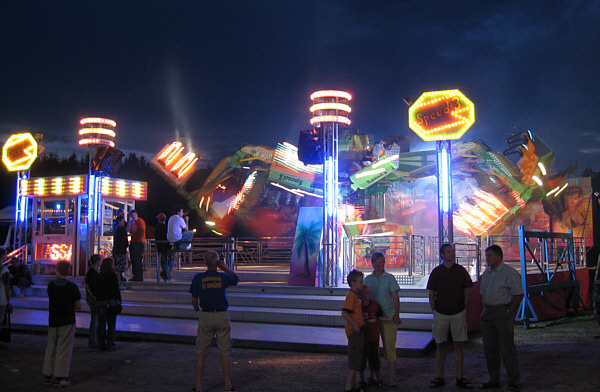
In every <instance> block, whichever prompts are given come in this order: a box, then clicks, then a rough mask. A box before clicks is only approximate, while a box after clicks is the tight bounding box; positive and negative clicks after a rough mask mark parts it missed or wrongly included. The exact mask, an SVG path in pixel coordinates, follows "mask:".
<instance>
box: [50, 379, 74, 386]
mask: <svg viewBox="0 0 600 392" xmlns="http://www.w3.org/2000/svg"><path fill="white" fill-rule="evenodd" d="M52 385H54V386H55V387H57V388H64V387H70V386H71V385H72V383H71V380H69V379H68V378H67V377H56V378H55V379H54V383H52Z"/></svg>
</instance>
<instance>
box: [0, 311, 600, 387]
mask: <svg viewBox="0 0 600 392" xmlns="http://www.w3.org/2000/svg"><path fill="white" fill-rule="evenodd" d="M599 334H600V328H598V324H597V323H596V322H595V321H594V320H593V319H592V317H591V316H589V315H588V316H585V317H579V318H577V319H565V320H561V321H559V322H554V323H546V324H544V328H539V329H534V330H528V331H524V330H523V328H522V327H518V328H517V330H516V335H517V343H518V350H519V360H520V364H521V373H522V380H523V385H522V386H523V390H524V391H598V390H600V387H599V386H600V372H599V365H600V339H597V338H596V339H595V338H594V337H595V336H597V335H599ZM45 341H46V338H45V336H44V335H40V334H26V333H18V334H13V342H12V343H10V344H9V345H4V348H3V349H1V350H0V391H2V392H13V391H43V390H51V389H52V388H46V387H44V386H43V385H42V376H41V369H42V361H43V351H44V345H45ZM117 347H118V350H117V351H116V352H112V353H108V352H99V351H96V350H93V349H89V348H88V347H87V338H85V337H78V338H77V339H76V341H75V348H74V353H73V364H72V366H71V377H72V380H73V382H74V385H73V386H72V387H71V388H70V390H72V391H74V392H75V391H85V392H107V391H111V392H114V391H117V392H118V391H127V392H136V391H165V392H168V391H182V392H185V391H189V390H190V388H191V387H192V386H193V371H194V361H195V355H194V348H193V346H192V345H189V344H177V343H157V342H145V341H119V342H118V346H117ZM232 358H233V362H234V365H233V379H234V385H236V386H237V387H238V388H239V389H240V391H343V390H344V377H345V373H346V370H345V369H346V358H345V356H344V355H339V354H308V353H297V352H287V351H267V350H250V349H234V351H233V355H232ZM434 368H435V358H434V354H433V353H430V354H428V355H426V356H425V357H423V358H400V359H399V361H398V366H397V374H398V378H399V381H400V382H399V385H398V387H397V388H390V389H388V390H390V391H431V389H429V388H428V387H427V384H428V382H429V380H430V379H432V378H433V377H434V376H435V374H434V373H435V370H434ZM465 368H466V374H467V377H468V378H469V379H470V380H473V381H474V382H478V383H479V382H482V381H486V369H485V360H484V357H483V350H482V345H481V339H480V338H479V337H477V336H472V337H471V340H470V341H469V343H468V345H467V347H466V363H465ZM453 376H454V364H453V354H452V353H450V354H449V358H448V361H447V377H446V379H447V380H448V381H451V380H453ZM221 379H222V378H221V372H220V369H219V359H218V354H216V353H213V354H212V355H211V356H210V357H209V361H208V363H207V374H206V378H205V384H204V389H205V391H221V390H222V384H221ZM440 390H441V391H454V390H458V389H457V388H456V387H455V386H454V383H453V382H450V383H449V385H447V386H446V387H444V388H441V389H440Z"/></svg>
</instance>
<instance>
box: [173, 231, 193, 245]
mask: <svg viewBox="0 0 600 392" xmlns="http://www.w3.org/2000/svg"><path fill="white" fill-rule="evenodd" d="M193 239H194V232H193V231H192V230H186V231H183V232H181V239H180V240H179V241H177V242H175V244H176V245H177V248H178V249H181V250H188V249H189V248H190V246H191V245H192V240H193Z"/></svg>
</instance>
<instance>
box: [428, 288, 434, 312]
mask: <svg viewBox="0 0 600 392" xmlns="http://www.w3.org/2000/svg"><path fill="white" fill-rule="evenodd" d="M429 307H430V308H431V311H432V312H433V311H434V310H435V291H433V290H429Z"/></svg>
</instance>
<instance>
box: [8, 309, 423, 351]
mask: <svg viewBox="0 0 600 392" xmlns="http://www.w3.org/2000/svg"><path fill="white" fill-rule="evenodd" d="M75 316H76V325H77V334H80V335H84V336H87V334H88V326H89V314H86V313H81V312H78V313H76V315H75ZM12 323H13V329H14V330H15V331H35V332H45V331H47V325H48V312H47V311H44V310H28V309H18V308H17V309H15V310H14V312H13V315H12ZM197 328H198V323H197V321H196V320H191V319H190V320H181V319H178V320H173V319H166V318H152V317H139V316H128V315H120V316H118V317H117V325H116V330H117V340H118V339H123V338H126V339H144V340H155V341H164V342H177V343H188V344H194V343H195V340H196V330H197ZM231 338H232V341H233V347H236V348H238V347H239V348H253V349H267V350H286V351H305V352H324V353H337V354H345V353H346V352H347V339H346V335H345V333H344V329H343V328H337V327H311V326H299V325H273V324H257V323H245V322H244V323H241V322H232V323H231ZM433 346H434V345H433V341H432V336H431V332H418V331H398V335H397V343H396V352H397V354H398V356H401V357H421V356H423V355H425V354H426V353H427V352H429V351H430V350H431V349H432V347H433Z"/></svg>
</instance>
